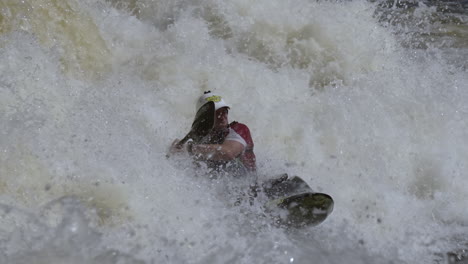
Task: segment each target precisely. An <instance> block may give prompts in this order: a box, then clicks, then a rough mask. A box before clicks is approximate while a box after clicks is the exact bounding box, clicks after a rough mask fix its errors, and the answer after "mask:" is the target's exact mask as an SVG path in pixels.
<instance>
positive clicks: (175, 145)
mask: <svg viewBox="0 0 468 264" xmlns="http://www.w3.org/2000/svg"><path fill="white" fill-rule="evenodd" d="M179 142H180V140H178V139H176V140H174V142H172V144H171V147H170V148H169V154H176V153H189V154H192V146H193V141H191V140H189V141H187V143H185V144H183V145H181V144H179Z"/></svg>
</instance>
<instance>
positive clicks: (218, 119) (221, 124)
mask: <svg viewBox="0 0 468 264" xmlns="http://www.w3.org/2000/svg"><path fill="white" fill-rule="evenodd" d="M228 112H229V108H227V107H223V108H220V109H218V110H216V113H215V124H214V128H215V129H217V128H225V127H227V125H228V124H229V123H228Z"/></svg>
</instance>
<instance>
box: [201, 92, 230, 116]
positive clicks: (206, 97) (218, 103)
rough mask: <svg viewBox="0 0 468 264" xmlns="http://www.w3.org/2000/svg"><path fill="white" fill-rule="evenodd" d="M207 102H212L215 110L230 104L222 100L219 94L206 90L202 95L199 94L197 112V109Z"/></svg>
mask: <svg viewBox="0 0 468 264" xmlns="http://www.w3.org/2000/svg"><path fill="white" fill-rule="evenodd" d="M208 102H214V104H215V111H216V110H218V109H220V108H223V107H227V108H230V106H229V105H227V104H226V102H224V100H223V98H222V97H221V96H219V95H215V94H213V93H212V92H211V91H207V92H205V93H204V94H203V95H202V96H200V98H198V101H197V109H196V111H197V112H198V110H200V108H201V107H202V106H203V105H205V104H206V103H208Z"/></svg>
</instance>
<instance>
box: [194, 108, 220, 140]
mask: <svg viewBox="0 0 468 264" xmlns="http://www.w3.org/2000/svg"><path fill="white" fill-rule="evenodd" d="M214 122H215V104H214V102H208V103H206V104H204V105H203V106H202V107H201V108H200V109H199V110H198V111H197V114H196V115H195V120H194V121H193V123H192V129H191V130H190V134H191V138H192V139H193V140H194V141H195V142H197V141H199V140H201V139H202V138H203V137H205V136H206V135H208V133H210V131H211V129H213V126H214Z"/></svg>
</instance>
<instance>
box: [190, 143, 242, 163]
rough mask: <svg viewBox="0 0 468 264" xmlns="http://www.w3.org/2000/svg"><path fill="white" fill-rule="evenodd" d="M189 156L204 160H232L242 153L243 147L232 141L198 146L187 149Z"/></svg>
mask: <svg viewBox="0 0 468 264" xmlns="http://www.w3.org/2000/svg"><path fill="white" fill-rule="evenodd" d="M188 150H189V152H190V153H191V154H193V155H195V156H196V157H199V158H201V159H205V160H233V159H235V158H236V157H237V156H239V155H240V154H241V153H242V151H244V145H243V144H241V143H240V142H237V141H234V140H226V141H224V143H223V144H199V145H195V144H194V145H192V146H189V147H188Z"/></svg>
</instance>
